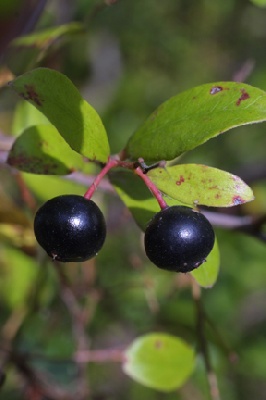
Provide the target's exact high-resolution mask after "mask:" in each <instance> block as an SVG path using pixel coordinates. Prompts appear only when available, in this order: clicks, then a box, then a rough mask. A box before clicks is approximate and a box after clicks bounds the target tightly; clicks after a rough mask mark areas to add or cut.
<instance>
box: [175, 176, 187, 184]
mask: <svg viewBox="0 0 266 400" xmlns="http://www.w3.org/2000/svg"><path fill="white" fill-rule="evenodd" d="M183 182H185V178H184V177H183V175H180V177H179V180H178V181H176V185H177V186H180V185H182V183H183Z"/></svg>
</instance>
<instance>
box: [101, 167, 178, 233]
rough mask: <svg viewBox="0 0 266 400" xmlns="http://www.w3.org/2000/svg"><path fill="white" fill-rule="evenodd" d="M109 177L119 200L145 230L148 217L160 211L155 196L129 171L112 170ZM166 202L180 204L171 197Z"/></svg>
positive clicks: (170, 204)
mask: <svg viewBox="0 0 266 400" xmlns="http://www.w3.org/2000/svg"><path fill="white" fill-rule="evenodd" d="M109 179H110V181H111V183H112V185H114V187H115V189H116V191H117V193H118V195H119V196H120V198H121V200H122V201H123V202H124V203H125V205H126V207H127V208H128V209H129V210H130V212H131V213H132V215H133V218H134V219H135V221H136V223H137V224H138V225H139V227H140V228H141V229H142V230H143V231H145V229H146V226H147V224H148V222H149V221H150V219H151V218H152V217H153V216H154V214H155V213H157V212H159V211H160V207H159V205H158V202H157V200H156V199H155V197H153V196H152V194H151V193H150V191H149V189H148V188H147V186H146V185H145V183H144V182H143V181H142V180H141V179H140V178H139V177H138V176H137V175H135V174H134V173H132V172H131V171H126V170H116V171H112V172H111V173H110V174H109ZM167 203H168V205H169V206H172V205H182V203H180V202H179V201H177V200H173V199H167Z"/></svg>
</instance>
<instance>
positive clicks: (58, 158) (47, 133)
mask: <svg viewBox="0 0 266 400" xmlns="http://www.w3.org/2000/svg"><path fill="white" fill-rule="evenodd" d="M7 162H8V164H9V165H12V167H16V168H17V169H19V170H21V171H24V172H31V173H33V174H44V175H67V174H70V173H71V172H73V171H74V170H77V169H80V168H81V167H82V163H83V160H82V157H81V155H80V154H78V153H76V152H75V151H73V150H72V149H71V148H70V147H69V145H68V144H67V143H66V142H65V140H64V139H63V138H62V136H61V135H60V134H59V133H58V131H57V130H56V128H55V127H54V126H53V125H38V126H30V127H29V128H27V129H26V130H25V131H24V132H23V133H22V135H20V136H19V137H18V138H17V139H16V140H15V142H14V143H13V146H12V149H11V150H10V153H9V156H8V159H7Z"/></svg>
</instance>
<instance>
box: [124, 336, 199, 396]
mask: <svg viewBox="0 0 266 400" xmlns="http://www.w3.org/2000/svg"><path fill="white" fill-rule="evenodd" d="M125 356H126V362H125V363H124V364H123V370H124V372H125V373H126V374H128V375H129V376H130V377H131V378H133V379H134V380H135V381H137V382H139V383H140V384H142V385H144V386H148V387H150V388H153V389H157V390H160V391H163V392H169V391H172V390H175V389H177V388H179V387H180V386H182V385H183V384H184V383H185V381H186V380H187V379H188V378H189V376H190V375H191V374H192V372H193V369H194V365H195V360H194V351H193V349H192V348H191V347H190V346H189V345H188V344H187V343H186V342H184V341H183V340H182V339H180V338H177V337H174V336H170V335H166V334H163V333H154V334H149V335H145V336H142V337H140V338H137V339H136V340H134V342H133V343H132V345H131V346H130V347H129V348H128V349H127V350H126V353H125Z"/></svg>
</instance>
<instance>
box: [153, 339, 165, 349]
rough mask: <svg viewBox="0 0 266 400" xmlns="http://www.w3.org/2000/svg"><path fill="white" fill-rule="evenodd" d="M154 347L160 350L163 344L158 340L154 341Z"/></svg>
mask: <svg viewBox="0 0 266 400" xmlns="http://www.w3.org/2000/svg"><path fill="white" fill-rule="evenodd" d="M154 347H155V348H156V349H160V348H162V347H163V343H162V342H161V341H160V340H156V342H155V343H154Z"/></svg>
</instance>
